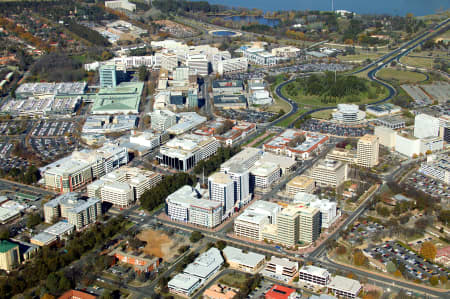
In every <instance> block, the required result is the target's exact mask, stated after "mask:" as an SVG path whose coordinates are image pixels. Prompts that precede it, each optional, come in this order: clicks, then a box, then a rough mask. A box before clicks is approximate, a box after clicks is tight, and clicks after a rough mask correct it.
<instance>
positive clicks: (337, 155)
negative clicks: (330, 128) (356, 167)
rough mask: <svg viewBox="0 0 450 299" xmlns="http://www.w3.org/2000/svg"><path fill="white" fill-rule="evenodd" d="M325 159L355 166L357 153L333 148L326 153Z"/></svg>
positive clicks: (347, 149)
mask: <svg viewBox="0 0 450 299" xmlns="http://www.w3.org/2000/svg"><path fill="white" fill-rule="evenodd" d="M326 158H327V159H330V160H336V161H341V162H345V163H349V164H356V163H357V162H358V153H357V151H356V150H355V149H353V148H351V149H350V148H340V147H335V148H333V149H332V150H331V151H329V152H328V153H327V156H326Z"/></svg>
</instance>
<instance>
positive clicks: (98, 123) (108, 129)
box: [82, 115, 138, 134]
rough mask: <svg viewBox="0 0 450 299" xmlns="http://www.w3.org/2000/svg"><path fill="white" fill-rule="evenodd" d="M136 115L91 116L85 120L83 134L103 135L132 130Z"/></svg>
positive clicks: (135, 123)
mask: <svg viewBox="0 0 450 299" xmlns="http://www.w3.org/2000/svg"><path fill="white" fill-rule="evenodd" d="M137 120H138V118H137V116H136V115H114V116H112V115H91V116H88V118H87V119H86V121H85V123H84V125H83V129H82V133H83V134H105V133H112V132H121V131H128V130H132V129H134V128H135V127H136V125H137Z"/></svg>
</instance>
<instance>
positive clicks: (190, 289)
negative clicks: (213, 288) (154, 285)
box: [167, 273, 202, 297]
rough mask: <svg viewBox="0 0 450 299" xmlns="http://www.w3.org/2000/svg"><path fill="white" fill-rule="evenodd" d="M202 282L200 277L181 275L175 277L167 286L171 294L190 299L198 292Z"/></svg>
mask: <svg viewBox="0 0 450 299" xmlns="http://www.w3.org/2000/svg"><path fill="white" fill-rule="evenodd" d="M201 283H202V281H201V279H200V278H198V277H194V276H191V275H189V274H184V273H179V274H177V275H175V276H174V277H173V278H172V279H171V280H170V281H169V283H168V284H167V287H168V288H169V290H170V292H171V293H175V294H180V295H183V296H186V297H190V296H191V295H192V294H193V293H194V292H195V290H197V289H198V288H199V287H200V285H201Z"/></svg>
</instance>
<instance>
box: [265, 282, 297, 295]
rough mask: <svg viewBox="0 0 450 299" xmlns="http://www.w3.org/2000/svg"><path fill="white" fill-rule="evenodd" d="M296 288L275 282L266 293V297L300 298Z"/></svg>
mask: <svg viewBox="0 0 450 299" xmlns="http://www.w3.org/2000/svg"><path fill="white" fill-rule="evenodd" d="M297 296H298V293H297V292H296V291H295V289H292V288H288V287H285V286H281V285H278V284H274V285H273V286H272V287H271V288H270V290H269V291H267V293H266V294H265V295H264V298H265V299H295V298H298V297H297Z"/></svg>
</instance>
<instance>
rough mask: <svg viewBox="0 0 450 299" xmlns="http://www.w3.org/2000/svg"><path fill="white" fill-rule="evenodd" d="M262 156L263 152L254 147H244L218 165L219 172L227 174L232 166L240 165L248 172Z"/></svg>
mask: <svg viewBox="0 0 450 299" xmlns="http://www.w3.org/2000/svg"><path fill="white" fill-rule="evenodd" d="M262 155H263V151H261V150H260V149H258V148H254V147H246V148H244V149H243V150H242V151H240V152H239V153H237V154H236V155H234V156H233V157H231V158H230V159H228V160H227V161H225V162H223V163H222V165H220V171H221V172H227V171H228V170H229V169H230V168H231V167H232V166H233V165H241V166H242V167H244V168H246V169H247V170H250V168H252V167H253V166H254V165H255V163H256V161H258V160H259V159H260V158H261V156H262Z"/></svg>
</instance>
